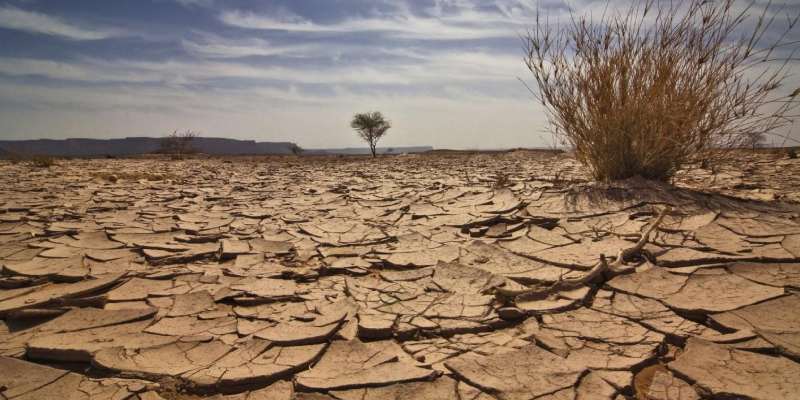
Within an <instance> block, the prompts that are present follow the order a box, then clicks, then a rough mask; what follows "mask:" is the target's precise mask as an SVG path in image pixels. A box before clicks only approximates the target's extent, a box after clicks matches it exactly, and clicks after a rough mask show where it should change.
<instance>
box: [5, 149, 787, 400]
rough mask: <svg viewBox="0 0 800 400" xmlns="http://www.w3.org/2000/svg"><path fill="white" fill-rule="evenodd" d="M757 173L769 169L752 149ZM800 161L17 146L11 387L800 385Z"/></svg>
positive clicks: (438, 389) (577, 392) (228, 391)
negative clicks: (237, 153) (611, 172)
mask: <svg viewBox="0 0 800 400" xmlns="http://www.w3.org/2000/svg"><path fill="white" fill-rule="evenodd" d="M743 166H746V167H743ZM798 176H800V160H798V159H789V158H787V157H786V155H785V154H784V153H778V152H761V153H752V152H749V151H747V152H745V151H743V152H740V153H738V154H737V155H736V157H734V158H733V161H731V162H730V163H728V164H725V165H720V166H718V167H717V168H715V170H714V171H711V170H708V169H702V168H700V167H697V168H691V169H686V170H683V171H681V172H680V173H679V174H678V175H677V177H676V179H675V181H674V182H673V185H668V184H661V183H654V182H648V181H645V180H640V179H629V180H625V181H620V182H616V183H611V184H603V183H593V182H591V180H590V179H589V177H588V176H587V174H586V172H585V171H584V170H583V169H582V167H581V166H580V164H578V163H577V162H576V161H575V160H574V159H572V158H571V157H570V156H569V155H566V154H555V153H550V152H543V151H542V152H536V151H512V152H497V153H471V152H432V153H428V154H421V155H397V156H388V157H381V158H378V159H375V160H373V159H368V158H361V157H338V158H337V157H314V156H309V157H293V156H286V157H263V158H228V159H206V158H196V159H186V160H179V161H173V160H167V159H119V160H116V159H110V160H61V161H58V162H57V164H56V165H54V166H51V167H49V168H35V167H33V166H31V165H28V164H27V163H17V164H12V163H10V162H3V163H2V164H0V263H1V264H2V277H0V318H2V320H1V321H0V355H2V356H1V357H0V371H2V372H0V399H4V400H7V399H44V398H65V399H66V398H68V399H139V400H154V399H160V398H163V399H195V398H205V397H209V398H217V399H231V400H232V399H237V400H239V399H241V400H245V399H246V400H256V399H270V400H272V399H275V400H277V399H281V400H283V399H286V400H289V399H305V400H310V399H319V400H322V399H338V400H355V399H358V400H372V399H375V400H377V399H441V400H445V399H448V400H449V399H453V400H478V399H480V400H489V399H514V400H516V399H612V400H621V399H650V400H667V399H670V400H675V399H680V400H690V399H700V398H754V399H770V400H774V399H796V398H797V396H798V393H800V179H798Z"/></svg>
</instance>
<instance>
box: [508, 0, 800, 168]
mask: <svg viewBox="0 0 800 400" xmlns="http://www.w3.org/2000/svg"><path fill="white" fill-rule="evenodd" d="M755 7H756V5H755V2H751V3H747V4H744V5H739V4H738V3H737V2H736V1H735V0H721V1H713V2H712V1H705V0H689V1H687V2H658V1H653V0H648V1H645V2H638V3H637V2H634V5H632V6H631V7H630V8H629V9H627V10H626V11H625V12H621V13H612V12H608V13H604V14H603V16H602V17H601V18H599V19H596V20H595V19H592V18H587V17H581V16H576V15H572V16H571V19H570V21H569V22H567V23H564V24H556V26H554V25H553V24H551V23H549V22H548V21H546V20H544V21H543V20H542V18H541V17H537V19H536V24H535V26H534V27H533V28H532V29H531V30H530V31H529V32H528V34H527V35H526V36H525V37H524V38H523V39H524V43H525V50H526V58H525V62H526V64H527V67H528V69H530V71H531V72H532V73H533V76H534V78H535V81H536V84H537V89H538V90H534V91H533V92H534V95H535V96H536V97H537V98H538V100H540V101H541V102H542V104H543V105H544V106H545V109H546V111H547V113H548V118H549V122H550V125H551V127H552V128H554V134H555V135H556V137H558V138H559V139H560V140H562V142H563V144H565V145H567V146H570V147H572V148H573V149H574V151H575V155H576V157H577V158H578V160H580V161H581V162H582V163H584V164H585V165H587V166H588V167H589V168H590V170H591V173H592V175H593V176H594V178H595V179H598V180H613V179H624V178H627V177H631V176H636V175H640V176H642V177H645V178H649V179H657V180H666V179H668V178H669V177H671V176H672V175H673V174H674V173H675V172H676V171H677V170H678V169H679V168H681V166H683V165H685V164H687V163H692V162H699V161H703V160H705V161H706V162H708V161H709V160H712V159H716V158H719V157H725V155H726V154H730V153H729V152H726V151H725V150H726V149H731V148H737V147H742V146H745V145H747V144H748V143H750V142H752V138H754V137H762V136H763V135H764V134H769V133H773V134H774V133H775V132H777V130H778V129H779V128H781V127H784V126H788V125H789V124H791V122H792V119H793V118H795V117H796V115H791V112H792V111H793V110H796V108H797V105H798V102H797V100H798V99H797V98H796V97H794V96H791V95H788V93H784V91H788V92H791V91H792V89H794V88H785V87H782V86H781V83H782V82H784V81H785V79H786V77H787V74H788V72H789V71H788V70H789V60H790V59H792V57H793V53H792V51H794V50H796V49H797V42H791V41H789V40H788V39H787V37H788V36H787V35H788V34H789V33H790V32H792V30H793V29H794V28H795V25H796V24H797V21H798V19H797V17H792V18H787V19H786V21H785V22H786V24H785V26H783V27H779V26H778V23H779V22H781V21H783V20H782V19H781V20H776V16H780V17H781V18H783V17H785V13H781V12H780V10H776V9H775V8H774V7H772V6H771V5H767V6H766V7H765V8H764V9H763V10H761V11H759V12H757V13H755V16H751V15H750V14H751V13H753V12H754V11H755ZM776 28H780V31H778V32H777V36H776V35H775V34H776ZM787 52H789V53H791V54H786V53H787Z"/></svg>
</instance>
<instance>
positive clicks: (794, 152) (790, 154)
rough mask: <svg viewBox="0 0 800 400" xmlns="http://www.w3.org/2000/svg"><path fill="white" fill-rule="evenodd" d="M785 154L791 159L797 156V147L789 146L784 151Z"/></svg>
mask: <svg viewBox="0 0 800 400" xmlns="http://www.w3.org/2000/svg"><path fill="white" fill-rule="evenodd" d="M786 155H787V156H788V157H789V158H791V159H795V158H797V148H795V147H790V148H789V150H787V151H786Z"/></svg>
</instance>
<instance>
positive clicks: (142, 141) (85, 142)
mask: <svg viewBox="0 0 800 400" xmlns="http://www.w3.org/2000/svg"><path fill="white" fill-rule="evenodd" d="M293 145H294V144H293V143H291V142H256V141H254V140H236V139H225V138H204V137H199V138H196V139H194V140H193V141H192V148H193V149H194V150H195V151H197V152H199V153H205V154H212V155H238V154H291V148H292V146H293ZM0 148H2V149H5V151H6V152H8V153H13V154H35V155H49V156H59V157H92V156H106V155H107V156H131V155H136V154H148V153H156V152H158V151H159V149H160V148H161V138H153V137H129V138H124V139H34V140H2V141H0ZM0 154H2V153H0Z"/></svg>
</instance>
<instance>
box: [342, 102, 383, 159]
mask: <svg viewBox="0 0 800 400" xmlns="http://www.w3.org/2000/svg"><path fill="white" fill-rule="evenodd" d="M350 126H351V127H352V128H353V129H355V130H356V132H358V135H359V136H360V137H361V139H362V140H364V141H365V142H367V144H368V145H369V150H370V151H371V152H372V157H375V156H376V154H375V147H376V146H377V145H378V140H380V139H381V138H382V137H383V135H385V134H386V131H388V130H389V128H391V127H392V124H391V123H390V122H389V121H388V120H387V119H385V118H384V117H383V114H381V113H380V111H373V112H367V113H361V114H356V115H355V116H354V117H353V121H352V122H350Z"/></svg>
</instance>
